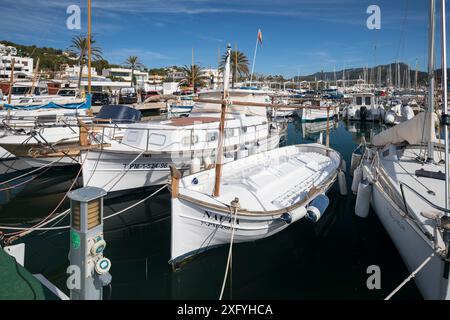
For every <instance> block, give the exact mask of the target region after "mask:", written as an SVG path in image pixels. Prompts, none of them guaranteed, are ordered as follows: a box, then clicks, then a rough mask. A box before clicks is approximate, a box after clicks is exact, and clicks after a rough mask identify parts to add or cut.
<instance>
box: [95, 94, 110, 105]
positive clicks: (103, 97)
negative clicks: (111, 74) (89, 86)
mask: <svg viewBox="0 0 450 320" xmlns="http://www.w3.org/2000/svg"><path fill="white" fill-rule="evenodd" d="M110 102H111V99H110V96H109V93H107V92H94V93H93V94H92V105H93V106H104V105H107V104H110Z"/></svg>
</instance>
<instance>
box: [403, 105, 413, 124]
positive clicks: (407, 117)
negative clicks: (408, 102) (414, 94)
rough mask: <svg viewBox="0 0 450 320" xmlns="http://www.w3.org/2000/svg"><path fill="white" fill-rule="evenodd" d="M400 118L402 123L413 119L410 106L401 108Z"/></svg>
mask: <svg viewBox="0 0 450 320" xmlns="http://www.w3.org/2000/svg"><path fill="white" fill-rule="evenodd" d="M402 117H403V120H404V121H408V120H411V119H412V118H414V110H413V109H412V108H411V107H410V106H404V107H403V108H402Z"/></svg>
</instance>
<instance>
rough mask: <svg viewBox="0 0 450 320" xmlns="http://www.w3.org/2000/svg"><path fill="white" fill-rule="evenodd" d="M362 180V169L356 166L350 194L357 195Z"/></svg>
mask: <svg viewBox="0 0 450 320" xmlns="http://www.w3.org/2000/svg"><path fill="white" fill-rule="evenodd" d="M361 180H362V168H361V166H358V167H357V168H356V169H355V172H354V173H353V181H352V192H353V194H357V193H358V186H359V183H360V182H361Z"/></svg>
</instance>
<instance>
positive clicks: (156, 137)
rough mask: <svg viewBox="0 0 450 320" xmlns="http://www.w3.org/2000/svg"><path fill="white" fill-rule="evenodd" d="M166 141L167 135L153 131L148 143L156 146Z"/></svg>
mask: <svg viewBox="0 0 450 320" xmlns="http://www.w3.org/2000/svg"><path fill="white" fill-rule="evenodd" d="M165 143H166V136H165V135H162V134H157V133H152V134H150V136H149V137H148V144H153V145H155V146H163V145H164V144H165Z"/></svg>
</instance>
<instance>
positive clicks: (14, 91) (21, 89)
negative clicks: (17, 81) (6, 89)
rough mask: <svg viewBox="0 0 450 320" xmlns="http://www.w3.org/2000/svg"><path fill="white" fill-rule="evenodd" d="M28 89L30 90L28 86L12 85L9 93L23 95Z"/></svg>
mask: <svg viewBox="0 0 450 320" xmlns="http://www.w3.org/2000/svg"><path fill="white" fill-rule="evenodd" d="M29 90H30V88H28V87H13V88H12V90H11V94H15V95H25V94H27V93H28V91H29Z"/></svg>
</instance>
